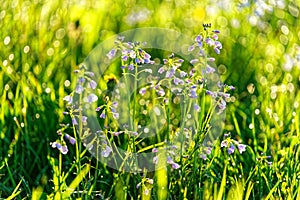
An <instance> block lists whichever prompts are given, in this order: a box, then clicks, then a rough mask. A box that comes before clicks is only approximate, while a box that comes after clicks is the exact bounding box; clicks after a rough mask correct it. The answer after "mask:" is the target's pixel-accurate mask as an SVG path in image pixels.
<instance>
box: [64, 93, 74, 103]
mask: <svg viewBox="0 0 300 200" xmlns="http://www.w3.org/2000/svg"><path fill="white" fill-rule="evenodd" d="M63 100H64V101H67V102H68V104H71V103H72V102H73V98H72V96H70V95H67V96H65V97H64V98H63Z"/></svg>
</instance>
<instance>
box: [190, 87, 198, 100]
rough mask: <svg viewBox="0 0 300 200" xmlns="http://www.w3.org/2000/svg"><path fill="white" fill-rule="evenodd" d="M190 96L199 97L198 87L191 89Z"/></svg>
mask: <svg viewBox="0 0 300 200" xmlns="http://www.w3.org/2000/svg"><path fill="white" fill-rule="evenodd" d="M190 97H191V98H195V99H196V98H198V95H197V91H196V88H194V89H191V91H190Z"/></svg>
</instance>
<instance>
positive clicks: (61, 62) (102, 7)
mask: <svg viewBox="0 0 300 200" xmlns="http://www.w3.org/2000/svg"><path fill="white" fill-rule="evenodd" d="M284 2H285V7H284V8H280V7H279V6H273V11H272V12H268V11H265V14H264V15H263V16H260V17H257V18H256V19H257V24H255V25H254V24H251V23H250V22H249V17H250V16H252V18H251V20H252V21H251V20H250V21H251V22H253V20H254V18H253V16H255V9H257V5H256V4H255V3H254V2H252V1H251V3H250V5H249V6H245V7H244V8H242V9H241V10H239V8H238V4H239V1H233V2H231V3H229V4H230V6H231V7H230V9H221V8H219V7H218V4H217V3H216V2H211V1H199V2H190V1H165V0H162V1H147V2H143V1H130V0H126V1H99V2H96V1H95V2H94V1H82V3H80V4H79V3H78V2H75V1H74V2H73V1H49V2H48V1H42V0H36V1H32V2H31V1H22V0H19V1H12V2H11V1H5V0H0V3H1V8H0V27H1V32H0V47H1V48H0V138H1V139H0V147H1V148H0V198H7V199H31V198H33V199H39V198H41V199H45V198H49V199H61V198H72V199H73V198H83V199H90V198H91V197H93V198H100V199H102V198H110V199H124V198H127V199H130V198H132V199H137V198H138V199H149V198H150V197H149V196H148V195H145V190H146V189H148V190H149V191H150V195H151V199H178V198H180V199H183V198H187V199H196V198H199V199H298V198H299V199H300V194H299V191H300V184H299V178H300V162H299V136H300V135H299V134H300V125H299V123H300V116H299V113H300V105H299V104H300V94H299V87H300V61H299V54H300V52H299V51H300V50H299V48H300V47H299V41H300V36H299V33H300V21H299V20H298V18H299V12H300V10H299V9H300V8H299V7H300V2H299V1H288V0H286V1H284ZM143 7H144V8H147V9H148V10H150V16H149V17H148V18H147V19H146V20H144V21H140V22H137V23H133V22H132V23H128V22H127V19H129V18H128V16H129V15H130V14H131V13H132V12H133V11H138V10H139V9H142V8H143ZM209 8H214V9H216V10H215V11H211V10H210V9H209ZM254 21H255V20H254ZM208 22H211V23H212V25H213V28H215V29H220V31H221V34H220V36H219V40H220V41H221V42H222V44H223V49H222V53H221V54H220V56H219V57H217V58H216V64H217V66H216V69H217V71H218V72H219V73H220V74H221V78H222V80H223V81H224V83H226V84H228V85H234V86H235V87H236V90H235V91H234V92H233V93H232V97H231V99H230V102H228V106H227V109H226V121H225V128H224V129H225V130H224V133H227V132H231V137H232V138H233V139H235V140H237V141H239V142H241V143H243V144H246V145H247V148H246V152H244V153H243V154H241V155H239V154H234V155H228V154H227V153H226V150H224V149H223V148H220V142H221V141H219V142H218V143H217V144H216V146H215V148H214V149H213V150H212V154H211V155H210V157H209V158H208V160H207V161H205V162H204V161H202V160H201V159H199V160H196V159H195V160H194V163H193V162H192V161H189V162H188V164H187V165H189V166H188V167H186V171H184V172H179V171H176V170H174V171H171V170H170V169H168V170H167V171H165V170H160V171H156V172H155V173H147V178H153V180H154V184H153V185H152V184H149V183H148V182H147V181H146V179H143V178H146V177H140V176H136V175H134V174H130V173H125V172H119V171H117V170H113V169H111V168H109V167H107V166H105V165H103V164H102V163H101V162H98V161H97V160H96V159H95V158H94V157H92V156H91V155H90V153H89V152H88V151H86V150H85V148H84V147H83V146H82V144H81V143H78V144H77V146H70V145H69V152H68V154H67V155H62V154H60V153H59V151H57V150H56V149H53V148H51V146H50V142H53V141H55V140H56V139H57V138H58V136H57V133H56V131H57V130H58V129H59V128H60V126H59V124H61V123H70V122H71V119H70V118H68V117H66V116H63V114H62V112H63V111H65V110H66V108H65V102H64V101H63V100H62V98H63V97H64V96H66V95H67V94H69V93H70V92H71V91H72V89H73V88H74V86H75V80H76V76H75V75H74V74H73V70H75V69H77V68H78V65H79V64H80V63H81V62H83V61H84V59H85V58H86V56H87V55H88V54H89V52H90V51H91V50H92V49H93V48H94V47H95V46H96V45H97V44H99V43H100V42H101V41H104V40H105V39H107V38H109V37H110V36H112V35H114V34H117V33H120V32H122V31H125V30H130V29H133V28H138V27H163V28H170V29H175V30H177V31H179V32H182V33H184V34H186V35H188V36H191V38H193V37H194V36H195V35H196V34H198V32H199V30H200V29H201V28H202V23H208ZM287 29H288V31H287ZM149 37H151V36H149ZM151 53H154V54H155V53H157V56H159V55H161V54H163V52H162V53H161V52H151ZM168 53H169V52H168ZM287 55H290V57H291V58H293V59H295V60H296V56H297V55H298V60H297V61H295V62H294V63H293V67H292V68H291V69H286V66H285V64H286V62H287V57H286V56H287ZM112 73H115V75H116V77H119V76H120V73H119V72H116V71H113V70H112ZM101 87H103V88H105V87H106V85H105V82H103V84H102V86H101ZM135 114H136V115H139V113H135ZM67 133H69V134H70V135H73V136H74V133H73V131H72V129H68V130H67ZM75 135H76V134H75ZM220 140H221V139H220ZM153 141H155V140H153ZM121 142H122V141H121ZM149 143H150V141H149ZM149 145H150V144H149ZM262 153H263V154H262ZM266 156H271V158H267V157H266ZM270 161H271V162H272V166H271V167H270V166H268V163H267V162H270ZM196 168H200V169H201V170H200V171H201V174H198V173H196V172H195V170H196ZM180 173H181V174H180ZM166 174H167V175H168V178H167V179H166V180H165V179H164V178H161V177H164V176H165V175H166ZM182 174H183V175H184V176H183V177H181V175H182ZM196 174H198V175H197V176H196ZM178 177H179V178H178ZM180 177H181V178H180ZM138 182H143V183H144V185H143V186H142V187H140V188H139V189H136V184H137V183H138ZM195 188H196V189H195Z"/></svg>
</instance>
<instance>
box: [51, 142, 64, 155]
mask: <svg viewBox="0 0 300 200" xmlns="http://www.w3.org/2000/svg"><path fill="white" fill-rule="evenodd" d="M50 145H51V147H52V148H57V149H58V150H59V151H60V152H61V153H62V154H67V153H68V147H67V146H62V145H61V144H60V143H58V142H53V143H50Z"/></svg>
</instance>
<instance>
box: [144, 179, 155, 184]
mask: <svg viewBox="0 0 300 200" xmlns="http://www.w3.org/2000/svg"><path fill="white" fill-rule="evenodd" d="M146 180H147V182H148V183H150V184H151V185H153V182H154V181H153V179H152V178H146Z"/></svg>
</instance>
